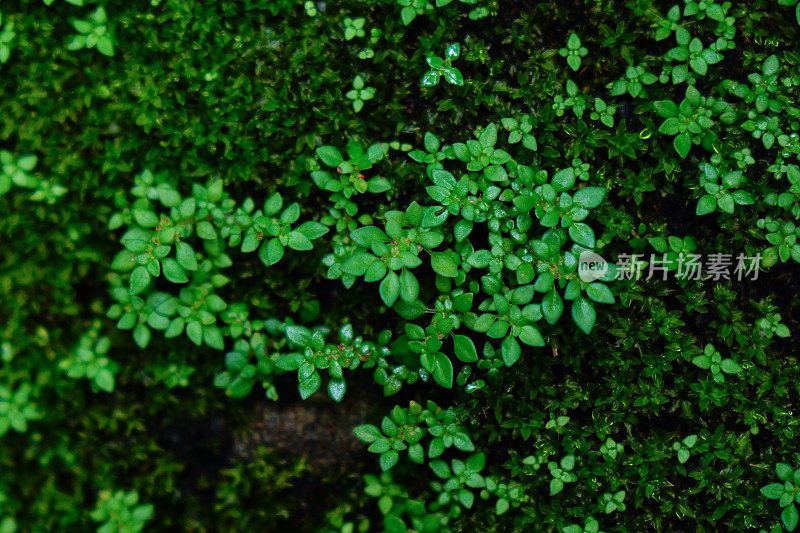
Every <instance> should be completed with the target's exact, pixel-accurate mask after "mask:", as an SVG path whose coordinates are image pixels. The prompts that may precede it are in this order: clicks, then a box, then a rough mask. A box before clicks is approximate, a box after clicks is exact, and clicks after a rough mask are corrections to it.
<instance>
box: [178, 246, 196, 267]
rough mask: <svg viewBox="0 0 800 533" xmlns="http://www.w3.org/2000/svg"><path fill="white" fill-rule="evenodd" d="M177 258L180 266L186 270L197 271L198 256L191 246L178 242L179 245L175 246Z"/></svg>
mask: <svg viewBox="0 0 800 533" xmlns="http://www.w3.org/2000/svg"><path fill="white" fill-rule="evenodd" d="M175 256H176V259H177V260H178V264H180V265H181V266H182V267H183V268H185V269H186V270H190V271H195V270H197V256H196V255H195V253H194V250H193V249H192V247H191V246H190V245H189V244H187V243H185V242H183V241H178V244H176V245H175Z"/></svg>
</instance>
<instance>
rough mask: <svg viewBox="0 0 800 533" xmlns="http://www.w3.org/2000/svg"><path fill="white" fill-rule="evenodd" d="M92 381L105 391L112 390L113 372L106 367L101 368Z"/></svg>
mask: <svg viewBox="0 0 800 533" xmlns="http://www.w3.org/2000/svg"><path fill="white" fill-rule="evenodd" d="M94 382H95V383H96V384H97V386H98V387H100V389H101V390H104V391H106V392H113V391H114V374H112V373H111V371H110V370H109V369H107V368H101V369H100V371H99V372H98V373H97V375H96V376H95V378H94Z"/></svg>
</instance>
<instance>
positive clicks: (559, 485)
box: [550, 478, 564, 496]
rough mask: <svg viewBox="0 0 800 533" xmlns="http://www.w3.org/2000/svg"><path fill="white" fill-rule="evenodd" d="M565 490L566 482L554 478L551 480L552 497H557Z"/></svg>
mask: <svg viewBox="0 0 800 533" xmlns="http://www.w3.org/2000/svg"><path fill="white" fill-rule="evenodd" d="M563 489H564V482H563V481H561V480H560V479H556V478H553V479H551V480H550V496H555V495H556V494H558V493H559V492H561V491H562V490H563Z"/></svg>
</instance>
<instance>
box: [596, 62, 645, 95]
mask: <svg viewBox="0 0 800 533" xmlns="http://www.w3.org/2000/svg"><path fill="white" fill-rule="evenodd" d="M657 81H658V77H657V76H656V75H655V74H651V73H650V72H647V70H646V68H645V67H644V66H642V65H637V66H635V67H634V66H629V67H628V68H627V69H625V79H622V80H617V81H615V82H613V83H609V84H608V86H607V87H608V88H609V89H611V91H610V93H609V94H611V96H620V95H622V94H625V93H628V94H630V95H631V96H632V97H634V98H637V97H639V96H641V97H643V98H644V97H645V96H646V95H647V92H646V90H645V86H647V85H652V84H654V83H655V82H657Z"/></svg>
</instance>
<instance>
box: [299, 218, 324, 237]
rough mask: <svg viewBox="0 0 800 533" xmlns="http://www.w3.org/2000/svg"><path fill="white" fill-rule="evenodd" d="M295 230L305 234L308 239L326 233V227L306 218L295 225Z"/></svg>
mask: <svg viewBox="0 0 800 533" xmlns="http://www.w3.org/2000/svg"><path fill="white" fill-rule="evenodd" d="M297 231H299V232H300V233H302V234H303V235H305V236H306V238H307V239H308V240H310V241H313V240H314V239H319V238H320V237H322V236H323V235H325V234H326V233H328V228H327V226H325V225H324V224H320V223H319V222H317V221H315V220H308V221H306V222H303V223H302V224H300V225H299V226H297Z"/></svg>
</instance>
